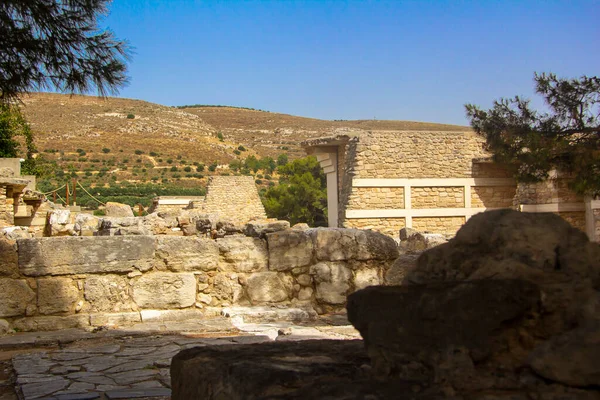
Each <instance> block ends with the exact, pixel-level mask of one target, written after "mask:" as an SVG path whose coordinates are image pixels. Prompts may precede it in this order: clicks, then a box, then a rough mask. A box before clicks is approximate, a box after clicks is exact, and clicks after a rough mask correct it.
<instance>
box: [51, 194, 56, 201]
mask: <svg viewBox="0 0 600 400" xmlns="http://www.w3.org/2000/svg"><path fill="white" fill-rule="evenodd" d="M52 202H53V203H56V192H52Z"/></svg>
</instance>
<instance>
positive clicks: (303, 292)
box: [298, 287, 313, 301]
mask: <svg viewBox="0 0 600 400" xmlns="http://www.w3.org/2000/svg"><path fill="white" fill-rule="evenodd" d="M312 295H313V289H312V288H311V287H303V288H302V289H300V291H298V300H302V301H307V300H311V299H312Z"/></svg>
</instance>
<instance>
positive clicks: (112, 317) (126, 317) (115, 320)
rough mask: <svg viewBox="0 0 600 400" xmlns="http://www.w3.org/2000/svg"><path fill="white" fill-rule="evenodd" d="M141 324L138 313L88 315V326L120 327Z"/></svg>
mask: <svg viewBox="0 0 600 400" xmlns="http://www.w3.org/2000/svg"><path fill="white" fill-rule="evenodd" d="M140 322H142V319H141V317H140V313H139V312H124V313H110V314H107V313H99V314H91V315H90V325H92V326H108V327H113V328H116V327H122V326H128V325H133V324H137V323H140Z"/></svg>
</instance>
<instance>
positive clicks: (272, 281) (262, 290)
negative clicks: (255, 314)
mask: <svg viewBox="0 0 600 400" xmlns="http://www.w3.org/2000/svg"><path fill="white" fill-rule="evenodd" d="M246 292H247V293H248V297H249V298H250V301H251V302H252V303H253V304H256V303H278V302H280V301H284V300H287V299H288V297H289V296H288V292H287V291H286V289H285V286H284V283H283V281H282V280H281V279H280V278H279V275H278V274H277V272H257V273H254V274H252V275H250V276H249V277H248V281H247V286H246Z"/></svg>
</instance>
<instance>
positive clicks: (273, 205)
mask: <svg viewBox="0 0 600 400" xmlns="http://www.w3.org/2000/svg"><path fill="white" fill-rule="evenodd" d="M279 173H280V174H281V182H282V183H281V184H279V185H277V186H273V187H271V188H269V189H268V190H267V191H266V192H265V193H264V195H263V198H262V200H263V204H264V206H265V210H266V212H267V215H268V216H269V217H270V218H278V219H283V220H287V221H290V223H291V224H296V223H299V222H305V223H307V224H308V225H310V226H327V183H326V178H325V174H324V173H323V170H322V169H321V167H320V166H319V162H318V161H317V159H316V158H315V157H312V156H310V157H306V158H301V159H298V160H295V161H293V162H292V163H289V164H287V165H285V166H281V167H279Z"/></svg>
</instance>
